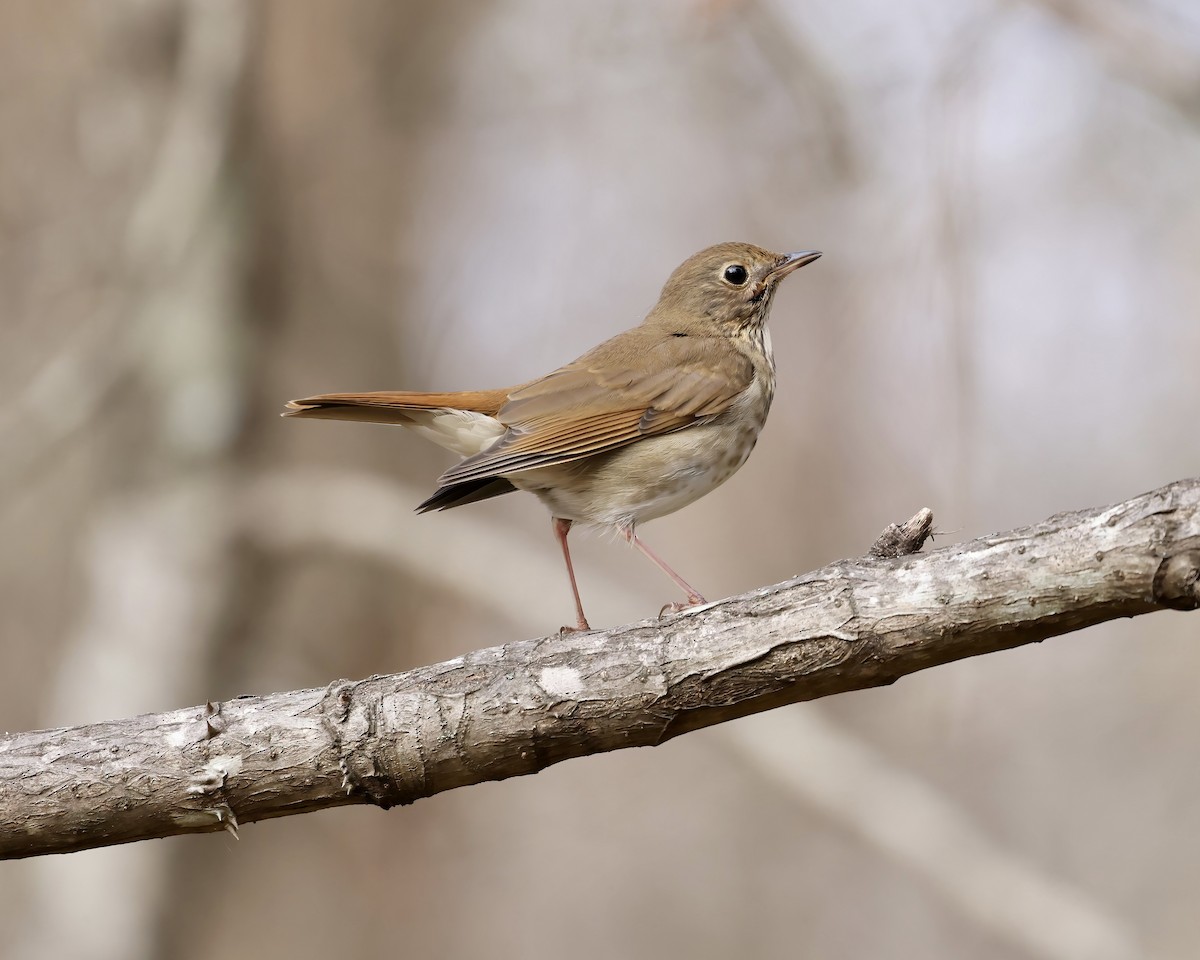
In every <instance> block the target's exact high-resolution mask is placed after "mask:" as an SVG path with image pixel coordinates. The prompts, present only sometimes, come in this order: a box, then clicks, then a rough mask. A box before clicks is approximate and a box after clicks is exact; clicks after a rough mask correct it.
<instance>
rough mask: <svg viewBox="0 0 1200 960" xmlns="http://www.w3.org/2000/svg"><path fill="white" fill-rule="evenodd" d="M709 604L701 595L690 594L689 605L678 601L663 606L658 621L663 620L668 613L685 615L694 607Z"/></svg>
mask: <svg viewBox="0 0 1200 960" xmlns="http://www.w3.org/2000/svg"><path fill="white" fill-rule="evenodd" d="M705 603H708V601H707V600H705V599H704V598H703V597H702V596H700V594H698V593H690V594H688V598H687V603H681V602H679V601H678V600H677V601H675V602H674V603H667V604H663V608H662V609H661V610H659V611H658V619H659V620H661V619H662V618H663V617H665V616H666V615H667V614H668V613H683V611H685V610H691V609H692V608H693V607H698V606H700V605H701V604H705Z"/></svg>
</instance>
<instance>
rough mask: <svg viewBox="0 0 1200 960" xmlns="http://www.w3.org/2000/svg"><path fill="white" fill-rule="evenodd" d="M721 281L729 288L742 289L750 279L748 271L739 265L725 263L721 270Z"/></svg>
mask: <svg viewBox="0 0 1200 960" xmlns="http://www.w3.org/2000/svg"><path fill="white" fill-rule="evenodd" d="M721 279H722V280H724V281H725V282H726V283H727V284H729V285H730V286H731V287H744V286H745V285H746V282H747V281H748V280H749V279H750V271H749V270H747V269H746V268H745V266H744V265H743V264H740V263H727V264H725V266H723V267H722V268H721Z"/></svg>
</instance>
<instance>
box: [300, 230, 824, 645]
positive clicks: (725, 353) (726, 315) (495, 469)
mask: <svg viewBox="0 0 1200 960" xmlns="http://www.w3.org/2000/svg"><path fill="white" fill-rule="evenodd" d="M820 255H821V254H820V253H819V252H817V251H815V250H806V251H802V252H800V253H788V254H782V253H771V252H770V251H769V250H763V249H762V248H761V247H755V246H752V245H750V244H747V243H721V244H718V245H717V246H715V247H709V248H708V249H707V250H702V251H700V252H699V253H697V254H696V255H695V256H693V257H690V258H689V259H687V260H685V261H684V262H683V264H682V265H680V266H679V267H678V268H677V269H676V270H675V272H674V273H672V274H671V277H670V279H669V280H667V283H666V286H664V287H663V290H662V294H661V296H660V297H659V300H658V303H657V304H656V305H655V307H654V309H653V310H651V311H650V313H649V315H648V316H647V317H646V319H645V320H643V321H642V324H641V326H638V327H634V328H633V329H632V330H626V331H625V332H624V333H620V334H617V336H615V337H613V338H612V339H611V340H607V341H605V342H604V343H602V344H600V346H598V347H595V348H594V349H592V350H590V351H588V352H587V353H585V354H584V355H583V356H582V357H580V358H579V359H578V360H576V361H574V362H573V363H569V364H567V365H566V366H565V367H560V368H559V369H558V370H555V371H554V372H553V373H549V374H547V375H546V376H544V377H540V378H539V379H537V380H530V381H529V382H528V383H523V384H521V385H519V386H516V387H508V388H506V389H501V390H478V391H466V392H463V393H391V392H378V393H328V394H321V395H320V396H315V397H308V398H306V399H304V400H293V401H292V402H291V403H289V404H288V405H287V411H286V413H285V414H284V415H285V416H289V417H325V418H329V419H334V420H369V421H372V422H376V423H399V424H403V425H404V426H406V427H410V428H411V429H413V430H415V431H416V432H417V433H419V434H422V435H423V436H426V437H428V438H429V439H430V440H432V441H434V442H435V443H437V444H440V445H441V446H443V447H446V448H447V449H449V450H453V451H454V452H455V453H457V454H458V455H459V456H461V457H464V458H465V459H463V460H462V461H461V462H460V463H458V464H457V465H456V466H453V467H451V468H450V469H449V470H447V471H446V472H445V473H443V474H442V475H441V477H439V478H438V489H437V491H436V492H435V493H434V494H433V496H431V497H430V498H429V499H428V500H426V501H425V502H424V503H422V504H421V505H420V506H419V507H417V510H418V512H422V513H423V512H424V511H426V510H445V509H447V508H449V507H457V506H461V505H462V504H465V503H473V502H475V501H476V500H486V499H487V498H489V497H495V496H499V495H500V494H502V493H511V492H512V491H513V490H528V491H529V492H530V493H534V494H537V496H538V497H539V498H540V499H541V501H542V502H543V503H544V504H545V505H546V506H547V507H549V509H550V513H551V514H552V516H553V520H554V533H555V536H556V537H557V538H558V542H559V544H560V545H561V546H562V552H563V559H564V560H565V561H566V565H567V575H568V577H569V578H570V580H571V591H572V593H573V594H574V597H575V614H576V623H577V628H578V629H580V630H587V629H590V628H589V626H588V622H587V618H586V617H585V616H584V614H583V604H582V602H581V601H580V599H579V588H578V586H577V585H576V583H575V572H574V569H573V568H572V566H571V553H570V550H569V549H568V547H567V533H568V531H570V529H571V524H573V523H589V524H597V525H600V526H608V527H614V528H615V529H616V530H617V531H618V532H619V533H620V534H621V536H623V537H624V538H625V539H626V540H627V541H628V542H630V543H632V544H633V545H634V546H635V547H637V548H638V549H639V550H640V551H641V552H642V553H644V554H645V555H646V556H647V557H648V558H649V559H650V560H651V561H653V562H654V563H655V564H656V565H657V566H658V567H659V568H660V569H662V571H663V572H664V573H666V575H667V576H669V577H670V578H671V579H672V580H674V581H675V583H676V584H678V585H679V586H680V587H681V588H682V589H683V591H684V592H685V593H686V594H687V599H688V605H692V604H698V603H704V602H705V601H704V598H703V597H702V596H700V594H699V593H698V592H697V591H696V590H695V588H693V587H692V586H691V585H690V584H688V583H687V581H685V580H684V579H683V578H682V577H681V576H679V574H677V573H676V572H675V571H674V570H672V569H671V568H670V567H669V566H667V564H666V563H664V562H663V561H662V560H661V559H659V558H658V557H657V556H656V555H655V554H654V552H653V551H652V550H651V549H650V548H649V547H648V546H646V544H645V543H643V542H642V540H641V538H640V537H639V536H638V535H637V532H636V528H637V525H638V524H639V523H640V522H642V521H644V520H653V519H654V518H655V517H661V516H664V515H666V514H668V513H672V512H673V511H675V510H678V509H679V508H680V507H684V506H686V505H687V504H689V503H691V502H692V501H693V500H696V499H698V498H699V497H702V496H704V494H706V493H708V492H709V491H710V490H713V489H714V488H716V487H717V486H719V485H720V484H722V483H724V482H725V481H726V480H728V479H729V478H730V477H731V476H732V475H733V473H734V472H735V471H736V470H737V469H738V468H739V467H740V466H741V465H742V464H743V463H745V462H746V458H747V457H748V456H749V455H750V451H751V450H752V449H753V448H754V444H755V441H756V440H757V439H758V432H759V430H761V429H762V426H763V423H765V422H766V419H767V410H768V409H769V408H770V406H771V397H772V396H773V395H774V392H775V360H774V357H773V356H772V354H771V339H770V336H769V334H768V333H767V329H766V323H767V314H768V312H769V311H770V309H771V301H772V299H773V298H774V296H775V290H776V288H777V286H778V284H779V281H780V280H782V279H783V278H784V277H786V276H787V275H788V274H789V273H791V272H792V271H793V270H795V269H797V268H798V267H802V266H804V265H805V264H806V263H812V261H814V260H816V259H817V257H819V256H820ZM669 606H670V607H671V608H672V609H675V610H682V609H685V608H686V605H684V604H669ZM664 609H666V608H665V607H664Z"/></svg>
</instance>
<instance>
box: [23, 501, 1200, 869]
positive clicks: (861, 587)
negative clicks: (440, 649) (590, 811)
mask: <svg viewBox="0 0 1200 960" xmlns="http://www.w3.org/2000/svg"><path fill="white" fill-rule="evenodd" d="M931 522H932V516H931V515H930V514H929V513H928V511H922V512H921V513H919V514H917V516H915V517H914V518H913V519H912V520H911V521H909V523H907V524H904V525H902V526H900V527H898V528H889V530H888V531H885V534H884V536H883V537H881V538H880V541H879V542H878V543H877V544H876V545H875V547H874V548H873V551H872V555H871V556H867V557H862V558H858V559H852V560H843V561H839V562H837V563H833V564H830V565H829V566H826V567H823V568H822V569H820V570H816V571H814V572H812V573H809V574H805V575H803V576H800V577H797V578H795V579H793V580H790V581H787V582H785V583H781V584H778V585H776V586H773V587H767V588H764V589H761V590H756V591H754V592H752V593H748V594H744V595H743V596H740V597H734V598H731V599H729V600H723V601H720V602H717V603H713V604H709V605H707V606H706V607H704V608H701V609H699V610H693V611H689V612H687V613H685V614H682V615H678V616H673V617H670V618H668V619H664V620H661V621H648V622H643V623H638V624H633V625H630V626H625V627H620V628H618V629H615V630H611V631H597V632H591V633H584V634H567V635H564V636H551V637H545V638H542V639H538V640H526V641H520V642H517V643H510V644H507V645H505V646H502V647H491V648H488V649H485V650H478V651H475V652H474V653H471V654H468V655H467V656H465V657H458V658H455V659H453V660H449V661H447V662H445V663H439V664H435V665H433V666H428V667H422V668H420V669H417V670H411V671H408V672H407V673H402V674H395V675H390V676H376V677H371V678H369V679H367V680H362V681H358V682H351V681H336V682H334V683H331V684H330V685H329V686H328V687H326V688H324V689H314V690H299V691H293V692H288V693H278V694H271V695H268V696H253V697H239V698H237V699H234V700H231V701H227V702H224V703H215V704H214V703H210V704H207V705H205V706H203V707H198V708H196V707H194V708H188V709H183V710H176V711H172V712H169V713H163V714H154V715H146V716H142V717H135V718H133V719H129V720H116V721H111V722H106V723H98V724H90V725H87V726H82V727H74V728H62V729H58V730H48V731H38V732H33V733H21V734H15V735H10V736H7V737H5V738H3V739H0V857H9V858H11V857H23V856H32V855H36V854H43V853H62V852H68V851H73V850H81V849H86V848H89V847H95V846H102V845H106V844H114V843H125V842H128V841H131V840H142V839H148V838H151V837H163V836H170V835H175V834H182V833H199V832H206V831H213V830H222V829H227V830H231V831H233V832H235V833H236V830H237V825H238V823H239V822H243V823H244V822H249V821H254V820H262V819H265V818H268V817H279V816H285V815H287V814H292V813H303V812H307V811H309V810H317V809H321V808H324V807H332V806H338V805H340V804H347V803H373V804H377V805H379V806H381V807H385V808H386V807H391V806H394V805H397V804H405V803H411V802H413V801H414V800H417V799H419V798H421V797H427V796H431V795H433V794H435V793H440V792H442V791H444V790H450V789H453V788H455V787H461V786H466V785H467V784H472V783H480V782H483V781H485V780H499V779H504V778H506V777H513V776H520V775H523V774H529V773H536V772H537V771H539V770H542V769H544V768H545V767H547V766H549V765H550V764H553V763H557V762H559V761H560V760H566V759H568V758H571V757H580V756H585V755H588V754H593V753H601V752H604V751H608V750H616V749H620V748H623V747H636V746H653V745H656V744H660V743H663V742H665V741H666V740H669V739H671V738H672V737H676V736H679V735H680V734H683V733H687V732H688V731H691V730H696V729H699V728H701V727H706V726H710V725H712V724H715V723H721V722H723V721H726V720H732V719H734V718H736V717H742V716H746V715H748V714H752V713H757V712H759V711H763V710H769V709H771V708H773V707H777V706H781V705H783V704H787V703H795V702H797V701H801V700H811V699H815V698H817V697H823V696H828V695H830V694H834V693H841V692H843V691H847V690H857V689H862V688H866V687H873V686H878V685H881V684H887V683H891V682H893V681H894V680H896V679H898V678H899V677H902V676H904V675H906V674H909V673H913V672H914V671H917V670H922V669H925V668H926V667H931V666H935V665H937V664H941V663H946V662H948V661H951V660H957V659H961V658H964V657H970V656H976V655H979V654H983V653H990V652H993V651H996V650H1003V649H1007V648H1010V647H1015V646H1018V645H1020V644H1024V643H1031V642H1035V641H1040V640H1044V639H1046V638H1047V637H1051V636H1055V635H1058V634H1062V633H1067V632H1070V631H1073V630H1079V629H1081V628H1083V627H1086V626H1090V625H1092V624H1095V623H1100V622H1101V621H1104V620H1111V619H1114V618H1116V617H1130V616H1137V615H1139V614H1143V613H1150V612H1151V611H1154V610H1160V609H1168V608H1172V609H1179V610H1193V609H1195V608H1196V607H1197V606H1198V605H1200V585H1198V580H1200V478H1195V479H1190V480H1181V481H1179V482H1177V483H1173V484H1170V485H1168V486H1166V487H1163V488H1161V489H1158V490H1155V491H1152V492H1150V493H1146V494H1143V495H1142V496H1139V497H1135V498H1133V499H1132V500H1128V501H1126V502H1124V503H1121V504H1117V505H1115V506H1111V507H1102V508H1096V509H1090V510H1082V511H1078V512H1075V513H1069V514H1061V515H1059V516H1055V517H1051V518H1050V519H1048V520H1046V521H1044V522H1042V523H1039V524H1036V525H1034V526H1030V527H1025V528H1022V529H1018V530H1012V531H1008V532H1006V533H1001V534H996V535H993V536H988V537H981V538H979V539H977V540H972V541H968V542H966V543H962V544H957V545H952V546H949V547H945V548H943V549H940V550H935V551H933V552H930V553H928V554H924V555H913V554H911V553H906V551H911V550H912V549H916V548H919V546H920V543H921V542H922V540H923V539H924V536H925V534H926V533H927V532H928V529H929V526H930V524H931ZM896 554H899V555H896Z"/></svg>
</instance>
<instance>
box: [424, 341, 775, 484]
mask: <svg viewBox="0 0 1200 960" xmlns="http://www.w3.org/2000/svg"><path fill="white" fill-rule="evenodd" d="M634 333H635V331H630V332H629V333H627V334H624V335H622V336H621V337H618V338H615V339H614V340H611V341H609V342H608V343H606V344H601V345H600V346H599V347H597V348H596V349H595V350H593V351H591V352H590V353H588V354H585V355H584V356H583V357H580V358H579V359H578V360H576V361H575V362H574V363H570V364H568V365H567V366H565V367H562V368H561V369H559V370H556V371H554V372H553V373H551V374H549V375H548V376H546V377H543V378H542V379H540V380H535V381H533V382H532V383H529V384H526V385H525V386H523V387H521V388H519V389H517V390H515V391H513V393H512V394H511V395H510V396H509V399H508V402H507V403H505V404H504V405H503V406H502V407H501V408H500V409H499V411H497V413H496V419H498V420H499V421H500V422H501V423H503V424H504V425H505V426H506V427H507V428H508V429H507V431H506V432H505V433H504V434H503V435H502V436H501V437H500V439H498V440H497V441H496V442H495V443H493V444H492V445H491V446H490V447H488V448H487V449H486V450H484V451H482V452H480V453H478V454H476V455H475V456H472V457H468V458H467V459H466V460H464V461H463V462H462V463H460V464H458V465H457V466H455V467H452V468H451V469H449V470H447V471H446V472H445V473H444V474H442V476H441V477H440V478H439V480H438V482H439V483H440V484H441V485H443V486H446V485H449V484H456V483H463V482H468V481H473V480H481V479H484V478H486V477H501V476H506V475H508V474H512V473H518V472H521V471H524V470H532V469H536V468H538V467H548V466H554V465H556V464H561V463H567V462H569V461H572V460H579V459H581V458H583V457H590V456H593V455H595V454H598V453H604V452H605V451H608V450H614V449H616V448H618V447H622V446H625V445H626V444H628V443H632V442H633V441H634V440H638V439H640V438H642V437H648V436H655V435H659V434H664V433H671V432H673V431H675V430H681V429H683V428H685V427H688V426H691V425H693V424H696V423H703V422H706V421H708V420H711V419H712V418H713V417H716V416H718V415H719V414H721V413H723V412H725V411H726V410H728V409H729V406H730V404H732V403H733V401H734V400H735V399H736V398H737V397H738V396H739V395H740V394H741V393H742V392H743V391H744V390H745V389H746V388H747V387H748V386H749V385H750V382H751V380H752V379H753V376H754V367H753V364H752V363H751V362H750V360H749V358H747V357H746V356H745V355H744V354H742V353H741V352H739V351H738V350H737V349H736V348H735V347H734V346H733V345H732V344H731V343H730V342H729V341H728V340H725V339H723V338H703V339H701V338H697V337H671V336H667V337H662V336H661V335H659V336H656V337H650V336H631V334H634Z"/></svg>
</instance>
